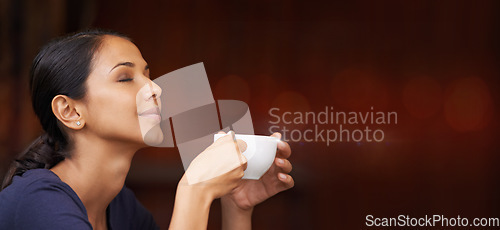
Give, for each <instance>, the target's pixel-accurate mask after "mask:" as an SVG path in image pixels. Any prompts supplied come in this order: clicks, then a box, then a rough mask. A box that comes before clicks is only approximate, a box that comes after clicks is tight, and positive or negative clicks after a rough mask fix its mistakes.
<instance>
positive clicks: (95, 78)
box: [0, 30, 294, 229]
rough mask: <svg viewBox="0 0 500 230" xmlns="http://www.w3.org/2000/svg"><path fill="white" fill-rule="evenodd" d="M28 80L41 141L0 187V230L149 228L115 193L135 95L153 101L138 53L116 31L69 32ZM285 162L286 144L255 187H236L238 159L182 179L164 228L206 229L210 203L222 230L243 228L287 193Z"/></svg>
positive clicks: (133, 131) (137, 140)
mask: <svg viewBox="0 0 500 230" xmlns="http://www.w3.org/2000/svg"><path fill="white" fill-rule="evenodd" d="M30 77H31V79H30V89H31V97H32V103H33V109H34V111H35V113H36V115H37V116H38V118H39V119H40V122H41V124H42V128H43V130H44V131H45V133H44V134H43V135H42V136H40V137H39V138H38V139H37V140H36V141H35V142H33V144H32V145H31V146H30V147H29V148H28V150H27V151H26V152H25V153H23V154H22V155H20V157H19V158H18V159H17V160H16V161H15V162H14V164H13V166H12V167H11V168H10V170H9V173H8V175H7V176H6V178H5V179H4V184H3V186H2V188H3V190H2V192H0V229H157V228H158V227H157V226H156V224H155V222H154V220H153V219H152V216H151V214H150V213H149V212H148V211H147V210H145V208H144V207H143V206H142V205H141V204H140V203H139V202H138V201H137V200H136V199H135V197H134V195H133V193H132V192H131V191H130V190H128V189H127V188H126V187H124V182H125V177H126V175H127V173H128V170H129V168H130V164H131V161H132V157H133V155H134V154H135V152H136V151H137V150H138V149H140V148H143V147H146V144H145V143H144V139H143V137H142V135H141V131H140V127H139V126H140V125H139V121H138V115H140V114H138V111H137V103H136V95H137V93H138V92H139V90H140V89H141V88H143V86H145V85H149V86H150V88H151V90H150V95H149V96H148V97H145V98H144V100H145V102H144V103H155V102H156V97H157V96H159V94H160V93H161V89H159V87H158V86H156V85H155V84H154V83H153V82H152V81H151V80H150V78H149V67H148V65H147V63H146V61H145V60H144V59H143V58H142V55H141V53H140V51H139V49H138V48H137V47H136V46H135V45H134V44H133V43H132V42H131V41H130V40H129V39H128V38H126V37H124V36H122V35H118V34H116V33H110V32H102V31H96V30H94V31H87V32H83V33H78V34H75V35H71V36H68V37H65V38H62V39H59V40H56V41H54V42H51V43H49V44H48V45H47V46H45V47H44V48H43V49H42V50H41V51H40V53H39V54H38V55H37V57H36V58H35V59H34V61H33V66H32V69H31V74H30ZM156 105H157V104H156ZM273 136H275V137H278V138H280V137H281V136H280V134H278V133H276V134H273ZM228 145H233V146H234V143H233V142H232V140H231V138H230V137H229V136H228V137H226V138H221V139H220V140H219V141H217V142H216V143H214V144H213V145H211V146H210V147H209V148H207V150H208V149H210V151H222V152H223V151H226V149H227V146H228ZM239 145H241V146H240V148H244V147H245V146H244V143H242V142H239ZM207 150H206V151H207ZM206 151H205V152H206ZM203 154H204V152H203V153H201V154H200V155H203ZM289 156H290V147H289V146H288V144H286V143H284V142H279V143H278V153H277V158H276V159H275V163H274V164H273V166H272V167H271V169H270V170H269V171H268V172H267V173H266V174H265V175H264V176H263V177H262V178H261V179H260V180H258V181H254V180H241V177H242V176H243V170H244V168H245V162H244V161H243V162H240V163H239V164H238V165H237V167H235V168H233V169H231V170H227V171H225V172H223V173H221V174H220V176H217V177H215V178H212V179H210V180H209V181H205V182H204V183H197V184H192V183H191V184H190V183H188V182H187V179H186V176H183V177H182V179H181V180H180V182H179V184H178V187H177V193H176V194H177V195H176V198H175V205H174V212H173V216H172V219H171V223H170V228H172V229H206V226H207V221H208V213H209V209H210V205H211V203H212V201H213V200H214V199H216V198H221V203H222V216H223V228H226V229H250V228H251V224H250V223H251V221H250V219H251V215H252V210H253V207H254V206H255V205H257V204H258V203H261V202H262V201H264V200H266V199H267V198H269V197H271V196H273V195H274V194H276V193H278V192H280V191H283V190H286V189H288V188H291V187H293V183H294V182H293V179H292V178H291V177H290V176H289V175H288V173H289V172H290V171H291V168H292V166H291V164H290V162H289V161H288V160H287V158H288V157H289ZM240 157H242V156H240ZM243 158H244V157H243ZM213 162H216V161H213V160H212V161H210V160H207V163H209V164H216V163H213ZM212 166H216V165H206V166H204V168H210V167H212ZM204 168H197V169H191V168H188V170H187V171H189V170H194V171H196V172H201V173H203V170H205V169H204Z"/></svg>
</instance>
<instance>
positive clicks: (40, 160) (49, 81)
mask: <svg viewBox="0 0 500 230" xmlns="http://www.w3.org/2000/svg"><path fill="white" fill-rule="evenodd" d="M105 35H113V36H118V37H122V38H125V39H128V38H127V37H125V36H123V35H121V34H118V33H116V32H111V31H103V30H87V31H85V32H80V33H76V34H72V35H69V36H65V37H61V38H58V39H55V40H53V41H52V42H50V43H48V44H47V45H45V46H44V47H43V48H42V49H41V50H40V52H39V53H38V55H37V56H36V57H35V59H34V60H33V64H32V66H31V71H30V81H29V87H30V92H31V101H32V106H33V110H34V111H35V114H36V116H37V117H38V119H39V120H40V123H41V125H42V128H43V130H44V133H43V134H42V135H41V136H40V137H38V138H37V139H36V140H35V141H34V142H33V143H32V144H31V145H30V146H29V147H28V148H27V149H26V150H25V151H24V152H23V153H21V154H20V155H19V157H18V158H17V159H16V160H15V161H14V162H13V163H12V165H11V166H10V167H9V171H8V172H7V175H6V176H5V178H4V181H3V184H2V189H4V188H5V187H7V186H8V185H10V184H11V183H12V178H13V177H14V176H16V175H22V174H23V173H24V172H26V171H28V170H30V169H35V168H46V169H50V168H52V167H54V166H55V165H56V164H58V163H59V162H61V161H62V160H64V159H65V158H66V157H69V151H67V146H68V137H67V135H66V134H65V133H64V131H63V130H62V129H61V127H60V126H59V122H58V120H57V118H56V116H55V115H54V113H53V112H52V106H51V103H52V99H53V98H54V97H55V96H57V95H66V96H68V97H70V98H72V99H76V100H78V99H81V98H83V97H84V96H85V93H86V90H87V89H86V84H85V82H86V80H87V78H88V76H89V74H90V72H91V69H92V65H93V60H94V56H95V55H94V54H95V53H96V52H97V51H98V50H99V49H100V47H101V44H102V41H103V38H104V36H105ZM128 40H130V39H128Z"/></svg>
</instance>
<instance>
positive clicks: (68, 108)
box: [52, 95, 85, 130]
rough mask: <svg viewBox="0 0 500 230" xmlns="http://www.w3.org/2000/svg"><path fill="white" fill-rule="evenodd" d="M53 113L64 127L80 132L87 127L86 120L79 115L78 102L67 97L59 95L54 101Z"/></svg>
mask: <svg viewBox="0 0 500 230" xmlns="http://www.w3.org/2000/svg"><path fill="white" fill-rule="evenodd" d="M52 112H53V113H54V115H55V116H56V117H57V119H58V120H59V121H60V122H61V123H62V124H64V126H66V127H68V128H70V129H75V130H79V129H82V128H83V126H85V120H84V119H83V117H82V116H81V115H80V113H78V110H77V108H76V102H75V101H74V100H73V99H71V98H69V97H68V96H65V95H57V96H55V97H54V98H53V99H52Z"/></svg>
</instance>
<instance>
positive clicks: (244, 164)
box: [240, 154, 248, 171]
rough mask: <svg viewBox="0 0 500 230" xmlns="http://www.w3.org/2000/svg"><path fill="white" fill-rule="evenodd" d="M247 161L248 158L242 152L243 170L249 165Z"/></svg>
mask: <svg viewBox="0 0 500 230" xmlns="http://www.w3.org/2000/svg"><path fill="white" fill-rule="evenodd" d="M247 162H248V160H247V158H246V157H245V155H243V154H240V163H241V167H242V168H243V171H245V170H247V166H248V164H247Z"/></svg>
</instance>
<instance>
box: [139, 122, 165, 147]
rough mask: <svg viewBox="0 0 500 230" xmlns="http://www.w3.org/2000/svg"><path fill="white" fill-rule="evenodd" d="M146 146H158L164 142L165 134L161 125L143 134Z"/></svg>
mask: <svg viewBox="0 0 500 230" xmlns="http://www.w3.org/2000/svg"><path fill="white" fill-rule="evenodd" d="M143 139H144V144H146V145H148V146H158V145H160V144H161V143H162V142H163V132H162V131H161V128H160V125H156V126H154V127H152V128H151V129H149V131H148V132H146V133H145V134H143Z"/></svg>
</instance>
